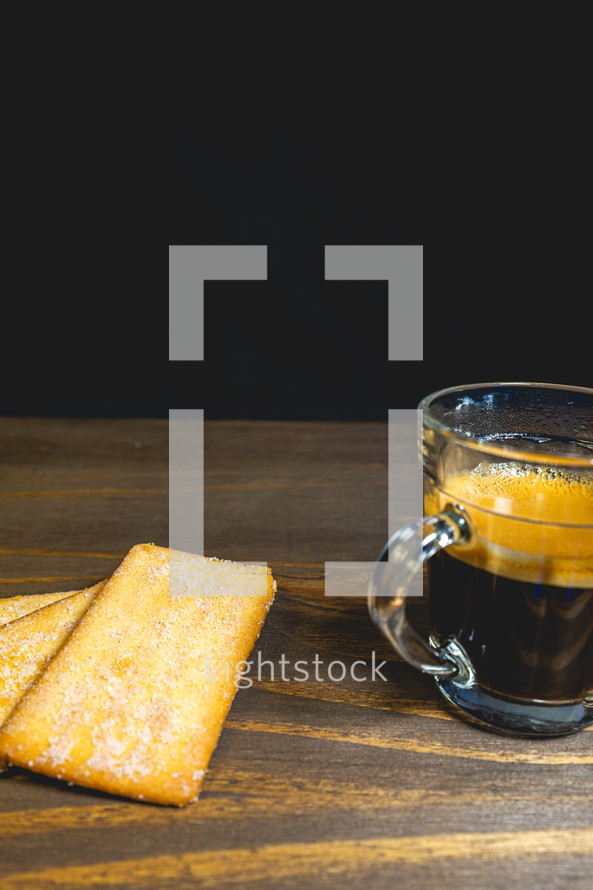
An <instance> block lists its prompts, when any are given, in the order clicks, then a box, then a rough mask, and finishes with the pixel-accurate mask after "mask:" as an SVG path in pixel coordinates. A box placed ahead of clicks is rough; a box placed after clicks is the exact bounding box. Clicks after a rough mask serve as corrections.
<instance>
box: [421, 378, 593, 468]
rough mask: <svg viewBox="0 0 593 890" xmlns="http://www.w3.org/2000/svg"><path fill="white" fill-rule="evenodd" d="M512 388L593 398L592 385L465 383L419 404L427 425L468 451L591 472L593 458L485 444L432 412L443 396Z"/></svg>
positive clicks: (449, 387) (441, 391)
mask: <svg viewBox="0 0 593 890" xmlns="http://www.w3.org/2000/svg"><path fill="white" fill-rule="evenodd" d="M508 386H515V387H523V388H525V389H527V388H532V389H542V390H544V389H555V390H562V391H564V392H566V393H570V392H574V393H585V394H587V395H590V396H593V389H591V388H590V387H588V386H573V385H571V384H564V383H533V382H527V381H516V380H510V381H505V380H502V381H495V382H486V383H468V384H461V385H459V386H448V387H445V388H443V389H438V390H435V391H434V392H431V393H429V394H428V395H427V396H425V397H424V398H423V399H422V401H421V402H420V403H419V404H418V408H417V410H418V412H420V413H421V415H422V424H423V426H429V427H430V428H431V429H433V430H435V431H436V432H438V433H440V434H441V435H442V436H444V437H446V438H447V439H452V440H455V441H456V442H457V443H459V445H462V446H464V447H465V448H473V449H475V450H477V451H480V452H482V453H484V454H488V455H492V456H494V457H499V458H505V459H507V460H508V459H511V460H520V461H523V462H525V463H530V464H546V465H553V466H568V467H583V468H585V469H591V468H592V467H593V455H592V456H591V457H590V458H589V457H574V456H568V455H567V456H564V455H563V456H562V457H560V456H559V455H551V454H536V453H534V452H532V451H525V450H523V449H520V448H516V447H515V448H509V447H508V446H505V445H497V444H494V443H492V442H487V441H484V439H480V438H477V437H472V436H471V435H469V434H464V435H461V434H460V433H458V432H456V431H455V430H453V429H451V427H449V426H447V424H445V423H442V421H440V420H437V418H436V417H434V416H433V415H432V414H431V413H430V408H431V406H432V405H433V404H434V402H436V401H437V399H440V398H442V397H443V396H448V395H453V394H454V393H462V392H471V391H473V390H476V389H502V388H503V387H508Z"/></svg>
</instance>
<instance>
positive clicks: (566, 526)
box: [425, 462, 593, 587]
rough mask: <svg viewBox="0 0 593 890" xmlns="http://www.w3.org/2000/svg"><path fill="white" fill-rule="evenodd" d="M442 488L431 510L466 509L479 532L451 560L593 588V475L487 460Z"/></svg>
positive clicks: (428, 500)
mask: <svg viewBox="0 0 593 890" xmlns="http://www.w3.org/2000/svg"><path fill="white" fill-rule="evenodd" d="M443 488H444V489H445V490H436V489H433V490H432V491H429V492H428V493H427V495H426V496H425V509H426V512H427V513H439V512H441V511H442V510H444V509H445V508H446V507H447V506H449V505H450V504H454V505H455V504H457V505H460V506H461V507H462V508H463V510H464V511H465V513H466V514H467V516H468V518H469V522H470V525H471V528H472V535H471V539H470V542H469V543H468V544H461V545H453V546H451V547H450V548H449V549H448V553H449V554H450V555H451V556H453V557H455V558H456V559H459V560H461V561H462V562H466V563H469V564H470V565H473V566H475V567H477V568H482V569H485V570H486V571H489V572H493V573H495V574H497V575H501V576H503V577H506V578H510V579H513V580H517V581H528V582H530V583H534V584H537V583H547V584H553V585H556V586H559V587H572V586H573V585H577V586H580V587H593V472H592V473H591V475H589V476H586V475H584V474H583V473H579V472H578V471H576V470H574V471H573V470H564V469H563V470H560V469H553V468H551V467H538V466H531V465H524V464H515V463H513V462H504V463H486V462H483V463H480V464H478V466H477V467H475V468H474V469H473V470H471V471H468V472H465V473H453V474H451V475H450V476H447V479H446V482H445V484H444V486H443Z"/></svg>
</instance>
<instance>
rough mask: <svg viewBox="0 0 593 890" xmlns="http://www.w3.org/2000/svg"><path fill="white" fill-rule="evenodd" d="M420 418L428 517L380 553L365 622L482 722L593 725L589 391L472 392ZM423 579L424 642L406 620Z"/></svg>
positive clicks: (510, 728) (528, 727)
mask: <svg viewBox="0 0 593 890" xmlns="http://www.w3.org/2000/svg"><path fill="white" fill-rule="evenodd" d="M419 411H420V412H421V429H422V437H421V438H422V441H421V448H422V465H423V479H424V507H425V512H426V514H427V515H426V517H425V518H424V519H423V520H420V521H418V522H416V523H410V524H409V525H408V526H406V527H404V529H400V530H399V531H398V532H396V534H395V535H394V536H393V537H392V539H391V540H390V542H389V543H388V545H387V546H386V548H385V550H384V551H383V554H382V556H381V560H382V561H381V563H380V564H379V565H378V567H377V570H376V572H375V574H374V576H373V580H372V582H371V589H370V592H369V607H370V611H371V615H372V617H373V618H374V620H375V621H376V622H377V624H378V625H379V627H380V628H381V630H382V631H383V632H384V633H385V635H386V636H387V638H388V639H389V640H390V641H391V643H392V644H393V646H394V647H395V648H396V650H397V651H398V652H399V653H400V654H401V655H402V656H403V657H404V658H406V659H407V660H408V661H410V662H411V663H412V664H413V665H415V666H416V667H418V668H420V669H421V670H423V671H425V672H427V673H430V674H433V675H434V676H435V679H436V681H437V684H438V686H439V687H440V689H441V691H442V693H443V694H444V695H445V696H446V697H447V698H448V699H449V700H450V701H451V702H453V703H454V704H455V705H456V706H457V707H459V708H460V709H461V710H462V711H464V712H465V713H466V714H467V715H468V716H469V717H470V718H472V719H473V720H476V721H477V722H478V723H480V724H483V725H485V726H488V727H491V728H494V729H498V730H502V731H506V732H511V733H515V734H521V735H540V736H552V735H561V734H565V733H570V732H575V731H577V730H579V729H581V728H583V727H585V726H587V725H589V724H592V723H593V390H591V389H586V388H584V387H567V386H557V385H552V384H534V383H496V384H476V385H472V386H464V387H455V388H452V389H447V390H442V391H440V392H437V393H433V394H432V395H430V396H428V397H427V398H426V399H424V400H423V401H422V402H421V404H420V406H419ZM385 561H386V562H387V565H385V564H384V563H385ZM422 567H424V587H425V594H427V596H428V599H429V609H430V625H431V630H430V638H429V641H428V643H426V642H425V641H423V640H422V639H421V638H420V637H419V636H418V635H417V634H416V633H415V631H413V629H412V628H411V627H410V626H409V625H408V623H407V621H406V620H405V602H406V599H405V596H406V587H407V586H408V585H409V583H410V580H411V578H412V576H413V575H414V573H415V572H417V571H420V570H421V569H422ZM379 569H380V570H379ZM386 569H387V571H386Z"/></svg>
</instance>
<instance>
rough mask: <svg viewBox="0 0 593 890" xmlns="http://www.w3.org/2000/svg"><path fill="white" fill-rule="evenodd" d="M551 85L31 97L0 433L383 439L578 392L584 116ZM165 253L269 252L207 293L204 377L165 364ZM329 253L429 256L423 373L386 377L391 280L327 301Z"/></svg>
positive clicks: (587, 283) (585, 293)
mask: <svg viewBox="0 0 593 890" xmlns="http://www.w3.org/2000/svg"><path fill="white" fill-rule="evenodd" d="M303 61H304V59H301V63H302V62H303ZM557 73H558V72H557V67H556V66H555V65H554V64H553V63H552V64H550V63H549V61H548V62H545V60H544V59H543V58H542V59H538V60H536V63H535V73H534V71H531V73H529V74H528V75H527V76H525V77H524V78H523V79H522V80H513V79H511V80H510V81H508V82H505V83H503V82H501V81H500V79H499V76H498V74H499V72H498V71H497V70H494V71H490V72H489V73H487V74H486V75H485V76H484V75H482V77H481V79H480V83H479V86H478V87H477V89H475V90H470V89H468V84H471V83H472V77H470V76H469V75H468V73H467V71H466V72H465V75H464V79H463V80H462V79H461V75H460V77H459V80H457V81H456V85H457V87H460V86H463V89H459V88H457V89H453V87H454V86H455V83H453V84H452V82H451V79H450V78H444V79H443V82H441V79H440V78H439V77H437V76H435V77H434V79H433V82H432V84H431V87H430V89H429V90H428V91H427V92H423V93H422V94H419V93H418V92H417V91H414V90H412V91H410V84H411V81H410V79H409V78H408V80H406V81H405V82H403V83H402V81H400V80H398V79H397V76H396V73H395V72H390V71H389V66H387V67H386V69H384V70H383V71H382V79H381V83H380V85H378V86H380V87H381V89H377V90H375V89H371V88H370V87H369V84H368V81H366V85H365V86H363V85H362V84H361V83H359V82H358V81H357V79H356V77H354V78H352V80H346V79H345V77H344V69H341V70H340V73H339V75H338V74H335V75H334V74H333V73H332V69H331V67H330V69H329V75H328V78H327V80H326V81H324V83H323V85H320V84H318V85H317V86H316V87H315V86H313V87H306V86H305V85H304V83H302V82H301V80H300V77H299V76H292V77H291V78H285V79H282V76H281V75H278V79H279V80H280V85H279V86H278V83H277V82H276V81H277V78H276V77H275V76H274V72H273V70H272V69H268V70H264V71H263V72H262V73H261V81H260V85H259V88H258V87H256V86H254V84H253V83H252V82H249V84H245V85H244V84H243V83H242V79H241V77H240V76H238V75H237V72H234V73H233V75H232V76H231V75H229V76H228V78H227V79H226V80H225V79H224V77H222V76H221V73H220V70H218V71H217V72H216V89H212V88H211V84H210V82H208V81H205V80H204V79H203V78H202V77H199V76H198V75H197V74H195V83H194V82H193V81H192V80H191V79H190V81H189V83H188V81H187V76H186V78H185V81H184V84H183V89H181V88H179V83H178V82H176V81H175V80H173V83H172V84H169V85H168V88H167V89H161V90H159V91H157V92H156V93H155V94H154V97H150V98H149V99H148V101H147V97H146V96H143V97H142V98H141V101H136V99H137V98H138V97H137V96H135V95H134V94H133V91H132V94H127V93H126V94H125V95H124V97H123V98H122V96H119V101H116V98H117V97H116V95H115V92H114V91H113V89H112V88H110V90H109V91H108V92H107V94H106V95H104V94H103V90H102V87H101V85H100V84H99V85H96V87H95V91H94V92H93V99H92V101H91V100H88V99H87V100H86V101H85V102H82V101H81V100H80V94H79V93H77V92H75V91H74V92H73V91H72V89H71V79H69V76H67V77H66V80H67V81H68V85H69V86H68V89H67V90H66V91H62V92H61V93H59V95H58V94H57V93H56V90H55V85H54V84H53V83H52V84H50V85H48V86H47V87H46V86H44V84H43V82H40V83H38V84H37V87H36V91H35V100H34V105H33V107H31V106H27V108H26V109H25V110H24V111H21V112H20V115H21V118H20V120H21V122H22V123H23V126H24V125H26V127H27V136H26V137H24V138H22V140H20V141H19V136H18V128H17V136H16V143H17V151H16V154H19V155H20V158H19V161H20V170H21V171H22V172H20V173H16V172H14V173H13V175H12V181H13V184H14V185H15V186H16V190H17V196H18V200H17V202H16V203H15V209H14V211H13V216H12V219H11V238H10V240H9V242H8V257H7V260H6V271H7V276H6V281H7V282H9V283H8V284H7V290H6V297H5V307H6V309H5V313H4V324H3V336H2V342H3V355H2V365H3V376H4V385H3V387H2V391H1V393H0V414H4V415H21V416H26V415H37V416H51V415H59V416H104V417H109V416H112V417H115V416H144V417H151V416H152V417H166V416H167V412H168V409H169V408H174V407H186V408H194V407H195V408H204V409H205V412H206V417H207V418H208V417H210V418H286V419H295V420H298V419H318V418H328V419H344V420H349V419H371V420H384V419H385V418H386V416H387V409H388V408H398V407H399V408H406V407H408V408H409V407H413V406H415V405H416V404H417V402H418V401H419V400H420V398H421V397H422V396H424V395H425V394H427V393H428V392H431V391H433V390H435V389H439V388H441V387H444V386H449V385H455V384H462V383H470V382H479V381H494V380H532V381H533V380H535V381H543V382H557V383H570V384H576V385H589V386H591V385H592V384H593V374H592V373H591V344H592V339H593V338H592V335H591V314H590V308H589V305H590V291H591V277H590V270H589V251H590V248H589V243H588V240H589V236H588V233H587V231H586V226H585V217H584V214H585V212H586V210H587V208H588V206H589V204H588V198H587V195H586V192H585V188H584V182H585V170H586V169H587V166H588V165H587V152H586V142H585V139H584V132H585V116H584V115H583V113H582V108H581V107H580V105H579V101H580V100H579V98H578V96H575V95H574V93H569V92H568V91H567V90H566V89H565V88H563V87H562V86H559V84H558V81H557V78H556V75H557ZM476 76H477V75H476ZM389 77H391V78H392V79H389ZM453 80H454V81H455V78H453ZM274 87H276V88H277V89H274ZM169 244H265V245H267V248H268V280H267V281H255V282H245V283H241V282H210V283H206V287H205V361H204V362H201V363H188V362H169V360H168V327H167V326H168V290H167V278H168V274H167V272H168V269H167V266H168V245H169ZM326 244H422V245H423V248H424V359H423V361H421V362H420V361H411V362H398V361H394V362H389V361H388V360H387V285H386V283H378V282H369V283H365V282H326V281H325V280H324V246H325V245H326Z"/></svg>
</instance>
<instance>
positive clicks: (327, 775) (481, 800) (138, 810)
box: [0, 419, 593, 890]
mask: <svg viewBox="0 0 593 890" xmlns="http://www.w3.org/2000/svg"><path fill="white" fill-rule="evenodd" d="M0 430H1V435H0V447H1V461H0V465H1V480H0V517H1V519H0V527H1V537H0V594H1V595H2V596H13V595H15V594H17V593H33V592H36V593H37V592H43V591H50V590H60V589H62V590H64V589H65V590H68V589H75V588H77V587H84V586H87V585H89V584H90V583H92V582H94V581H96V580H99V579H101V578H103V577H106V576H108V575H109V574H110V573H111V572H112V570H113V569H114V568H115V567H116V566H117V565H118V563H119V561H120V560H121V558H122V557H123V555H124V554H125V553H126V551H127V550H128V549H129V547H131V546H132V545H133V544H135V543H137V542H140V541H154V542H156V543H159V544H167V543H168V541H167V524H168V493H167V482H168V430H167V423H166V421H159V420H140V421H139V420H74V419H72V420H71V419H42V420H35V419H8V420H5V421H3V422H2V424H1V427H0ZM205 440H206V457H205V467H206V489H205V501H206V507H205V511H206V517H205V519H206V552H207V553H211V554H214V555H217V556H222V557H227V558H231V559H239V560H250V561H253V560H266V561H267V562H268V563H269V564H270V565H271V566H272V570H273V573H274V575H275V577H276V578H277V581H278V594H277V598H276V602H275V604H274V606H273V608H272V610H271V612H270V615H269V617H268V620H267V622H266V625H265V627H264V630H263V633H262V635H261V637H260V639H259V641H258V643H257V644H256V647H255V650H254V658H257V653H258V652H261V658H262V659H265V660H266V661H269V662H273V664H274V668H275V676H274V679H273V680H272V679H271V678H270V676H269V673H268V670H269V668H266V666H263V667H262V671H261V674H262V676H261V680H260V681H259V682H254V684H253V686H252V687H251V688H248V689H243V690H241V691H240V692H239V693H238V694H237V696H236V698H235V701H234V704H233V706H232V709H231V712H230V714H229V717H228V719H227V721H226V724H225V728H224V730H223V733H222V736H221V739H220V742H219V745H218V747H217V749H216V751H215V753H214V756H213V758H212V760H211V763H210V769H209V772H208V775H207V777H206V780H205V782H204V785H203V790H202V793H201V796H200V799H199V800H198V801H197V802H196V803H194V804H192V805H191V806H189V807H187V808H185V809H182V810H177V809H170V808H160V807H157V806H151V805H147V804H141V803H135V802H131V801H128V800H123V799H118V798H115V797H110V796H109V795H106V794H100V793H97V792H93V791H89V790H85V789H81V788H76V787H68V786H67V785H65V784H64V783H61V782H58V781H50V780H48V779H44V778H43V777H40V776H37V775H34V774H33V773H27V772H25V771H17V770H13V771H9V772H7V773H5V774H4V775H3V777H2V778H1V779H0V844H1V856H0V863H1V864H0V875H1V879H0V885H1V886H2V888H3V890H13V888H17V887H18V888H22V887H27V888H29V887H30V888H35V890H45V888H49V887H56V886H59V887H61V888H70V887H77V888H78V887H82V886H89V887H93V888H94V887H111V888H113V887H123V888H127V887H132V888H169V887H171V888H176V890H182V888H186V887H217V888H218V887H220V888H223V887H233V888H237V887H241V888H255V887H257V888H281V887H295V888H296V887H299V888H303V887H306V888H317V887H320V888H321V887H347V888H364V890H369V888H372V890H380V888H386V890H393V888H394V887H404V888H420V887H421V888H432V887H440V888H443V887H445V888H447V887H451V888H453V887H455V888H458V887H477V888H494V887H501V888H502V887H504V888H507V887H514V886H516V887H521V888H528V890H529V888H546V890H549V888H556V887H557V888H567V887H569V888H571V890H577V888H585V887H586V888H587V890H590V888H591V885H592V870H591V865H592V863H593V827H592V826H593V812H592V809H593V805H592V796H591V792H592V787H593V746H592V741H593V733H591V732H589V731H587V732H583V733H581V734H579V735H576V736H573V737H568V738H564V739H557V740H548V741H538V742H535V741H526V740H511V739H508V738H505V737H503V736H497V735H495V734H491V733H487V732H483V731H481V730H479V729H476V728H475V727H473V726H470V725H468V724H467V723H465V722H463V721H462V720H460V719H457V718H456V717H455V716H454V714H453V713H452V710H451V709H450V707H449V706H448V705H447V704H446V703H445V702H444V701H443V700H442V699H441V698H440V697H439V696H438V694H437V692H436V690H435V688H434V685H433V683H432V681H431V680H429V679H428V678H426V677H424V676H421V675H420V674H418V673H417V672H415V671H414V670H413V669H411V668H410V667H408V666H407V665H406V664H404V663H402V662H400V661H399V660H398V659H397V658H396V657H395V656H394V654H393V653H392V652H391V650H390V649H389V647H388V646H387V644H386V643H384V642H383V641H382V639H381V637H380V635H379V633H378V631H376V630H375V628H374V627H373V626H372V624H371V622H370V620H369V618H368V614H367V610H366V604H365V602H364V601H363V600H362V599H332V598H328V597H324V563H325V561H331V560H370V559H373V558H374V557H375V556H376V554H377V553H378V551H379V550H380V548H381V547H382V545H383V543H384V538H385V534H386V530H387V462H386V461H387V429H386V425H385V426H384V425H381V424H342V423H274V422H258V423H254V422H253V423H252V422H234V421H232V422H231V421H229V422H210V423H207V424H206V433H205ZM424 608H425V606H424V604H423V602H422V601H420V602H419V603H418V604H417V605H416V606H414V612H415V620H416V621H417V622H419V623H420V624H421V623H422V622H423V621H424V623H425V615H424ZM373 651H374V652H375V653H376V658H377V659H378V661H382V660H383V659H387V660H388V661H389V665H388V667H387V668H383V673H384V674H385V675H386V676H387V677H388V681H387V682H385V681H383V680H382V679H381V678H380V677H378V676H377V677H375V679H374V680H373V679H372V677H371V676H370V674H371V671H370V664H371V657H372V652H373ZM282 655H284V656H285V662H284V664H285V679H283V678H282V676H281V666H282V665H281V658H282ZM316 656H317V663H318V665H319V668H318V674H319V675H320V678H321V679H319V680H316V679H315V676H314V675H313V674H312V675H311V676H310V677H309V679H308V680H306V681H305V682H299V681H298V680H297V679H295V677H296V673H295V671H294V663H295V661H297V660H301V661H305V662H308V664H309V669H310V670H312V665H313V663H314V660H315V658H316ZM357 660H359V661H364V662H366V664H367V667H368V670H367V674H368V676H367V678H366V679H365V680H363V681H357V680H353V679H352V678H351V677H350V674H349V671H350V667H351V666H352V664H353V662H354V661H357ZM331 661H342V662H343V663H344V664H345V665H346V666H347V669H348V674H347V676H346V678H345V679H344V680H343V681H341V682H337V681H336V682H332V681H331V680H329V679H328V676H327V672H326V668H327V666H328V664H329V662H331ZM321 662H323V665H321ZM358 671H359V672H360V674H362V673H363V668H362V667H361V666H360V665H359V666H358ZM334 674H335V675H337V674H339V670H338V669H337V668H334ZM301 676H302V675H301Z"/></svg>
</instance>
